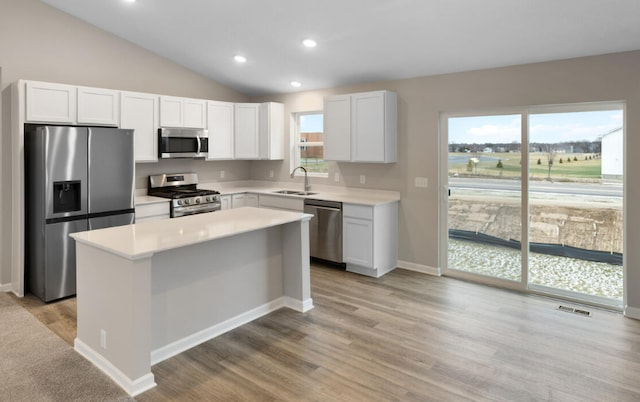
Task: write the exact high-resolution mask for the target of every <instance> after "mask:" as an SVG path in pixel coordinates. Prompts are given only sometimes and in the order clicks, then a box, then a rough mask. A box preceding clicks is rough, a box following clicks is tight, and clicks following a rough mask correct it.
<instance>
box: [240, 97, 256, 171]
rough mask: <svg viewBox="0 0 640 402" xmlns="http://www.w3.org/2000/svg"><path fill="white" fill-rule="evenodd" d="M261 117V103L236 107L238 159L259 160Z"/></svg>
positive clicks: (242, 104) (243, 104)
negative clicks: (259, 122)
mask: <svg viewBox="0 0 640 402" xmlns="http://www.w3.org/2000/svg"><path fill="white" fill-rule="evenodd" d="M259 115H260V104H259V103H236V104H235V105H234V120H235V157H236V159H258V158H259V151H260V148H259V137H258V135H259V125H258V119H259Z"/></svg>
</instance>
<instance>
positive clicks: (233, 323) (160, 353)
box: [151, 297, 313, 366]
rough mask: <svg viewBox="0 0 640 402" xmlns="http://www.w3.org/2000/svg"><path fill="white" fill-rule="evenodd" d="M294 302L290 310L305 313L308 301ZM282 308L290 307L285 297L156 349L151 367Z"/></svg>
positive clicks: (153, 352) (152, 355) (152, 353)
mask: <svg viewBox="0 0 640 402" xmlns="http://www.w3.org/2000/svg"><path fill="white" fill-rule="evenodd" d="M308 301H309V303H311V307H313V302H312V301H311V299H308ZM294 302H295V303H296V306H295V307H290V308H293V309H294V310H297V311H303V308H304V306H305V305H306V303H307V301H305V302H299V301H297V300H294V299H291V303H292V304H294ZM282 307H289V305H288V301H287V300H286V299H285V297H279V298H277V299H275V300H273V301H270V302H269V303H266V304H263V305H262V306H258V307H256V308H254V309H253V310H249V311H247V312H245V313H242V314H240V315H237V316H235V317H232V318H229V319H228V320H225V321H223V322H221V323H219V324H215V325H213V326H211V327H209V328H205V329H203V330H202V331H198V332H196V333H195V334H192V335H189V336H186V337H184V338H182V339H178V340H177V341H175V342H171V343H170V344H168V345H165V346H162V347H160V348H158V349H155V350H153V351H151V365H152V366H153V365H154V364H157V363H160V362H161V361H163V360H166V359H168V358H170V357H173V356H175V355H177V354H180V353H182V352H184V351H185V350H188V349H191V348H192V347H194V346H197V345H199V344H201V343H203V342H206V341H208V340H211V339H213V338H215V337H216V336H220V335H222V334H224V333H225V332H229V331H231V330H232V329H234V328H238V327H239V326H241V325H244V324H246V323H248V322H251V321H253V320H255V319H257V318H260V317H262V316H263V315H267V314H269V313H271V312H273V311H276V310H278V309H280V308H282ZM303 312H304V311H303Z"/></svg>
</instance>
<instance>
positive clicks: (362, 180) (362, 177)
mask: <svg viewBox="0 0 640 402" xmlns="http://www.w3.org/2000/svg"><path fill="white" fill-rule="evenodd" d="M366 181H367V178H366V177H365V175H363V174H361V175H360V184H364V183H365V182H366Z"/></svg>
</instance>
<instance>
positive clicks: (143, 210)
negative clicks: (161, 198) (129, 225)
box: [136, 201, 170, 220]
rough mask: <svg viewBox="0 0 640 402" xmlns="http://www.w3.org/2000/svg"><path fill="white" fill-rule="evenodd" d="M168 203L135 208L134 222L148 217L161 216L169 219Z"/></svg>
mask: <svg viewBox="0 0 640 402" xmlns="http://www.w3.org/2000/svg"><path fill="white" fill-rule="evenodd" d="M169 207H170V206H169V201H167V202H159V203H153V204H144V205H137V206H136V220H140V219H144V218H147V217H150V216H162V215H166V218H168V217H169Z"/></svg>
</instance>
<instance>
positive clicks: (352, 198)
mask: <svg viewBox="0 0 640 402" xmlns="http://www.w3.org/2000/svg"><path fill="white" fill-rule="evenodd" d="M326 187H329V186H324V188H318V189H314V187H312V188H311V191H310V192H312V193H313V194H311V195H294V194H278V193H275V191H279V190H293V191H301V190H302V188H301V186H293V185H289V186H274V187H271V186H267V187H265V186H246V187H245V186H239V187H222V186H220V184H219V183H202V184H200V185H198V188H203V189H207V190H217V191H220V194H221V195H228V194H238V193H254V194H265V195H273V196H278V197H289V198H299V199H304V198H311V199H316V200H326V201H339V202H343V203H347V204H359V205H367V206H375V205H382V204H387V203H390V202H397V201H400V193H399V192H396V191H381V190H365V189H357V190H356V189H343V190H340V189H335V190H334V189H327V188H326Z"/></svg>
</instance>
